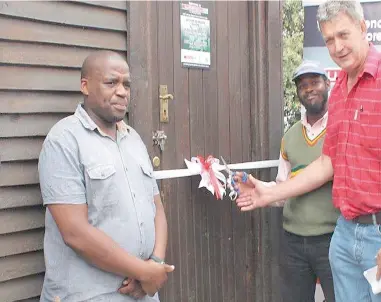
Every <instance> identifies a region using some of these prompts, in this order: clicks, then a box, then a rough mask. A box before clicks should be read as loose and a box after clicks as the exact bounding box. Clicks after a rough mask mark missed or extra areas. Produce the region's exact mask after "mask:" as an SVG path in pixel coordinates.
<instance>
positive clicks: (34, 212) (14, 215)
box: [0, 207, 45, 235]
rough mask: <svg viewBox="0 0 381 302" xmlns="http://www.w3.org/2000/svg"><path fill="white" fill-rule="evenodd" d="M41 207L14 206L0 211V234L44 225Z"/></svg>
mask: <svg viewBox="0 0 381 302" xmlns="http://www.w3.org/2000/svg"><path fill="white" fill-rule="evenodd" d="M44 217H45V209H44V208H42V207H27V208H15V209H7V210H1V211H0V219H1V225H0V235H1V234H9V233H15V232H20V231H25V230H33V229H37V228H41V227H43V226H44V225H45V221H44V219H45V218H44Z"/></svg>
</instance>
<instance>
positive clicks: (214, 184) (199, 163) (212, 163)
mask: <svg viewBox="0 0 381 302" xmlns="http://www.w3.org/2000/svg"><path fill="white" fill-rule="evenodd" d="M184 161H185V164H186V165H187V167H188V169H189V170H191V171H192V172H194V173H198V174H200V175H201V181H200V184H199V186H198V187H199V188H202V187H205V188H206V189H208V190H209V191H210V192H211V193H212V194H213V195H215V196H216V198H217V199H222V198H223V197H224V195H225V189H226V178H225V176H224V174H222V173H221V172H220V171H219V168H220V164H219V163H220V161H219V159H217V158H214V157H213V156H211V155H209V156H208V157H207V158H206V159H204V158H203V157H202V156H196V157H192V158H191V161H189V160H187V159H184Z"/></svg>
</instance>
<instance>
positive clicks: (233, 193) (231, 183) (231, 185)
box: [221, 156, 247, 201]
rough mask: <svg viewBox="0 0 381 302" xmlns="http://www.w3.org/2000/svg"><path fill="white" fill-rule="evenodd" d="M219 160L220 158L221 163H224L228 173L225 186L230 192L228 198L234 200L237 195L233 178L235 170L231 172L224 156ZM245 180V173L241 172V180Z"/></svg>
mask: <svg viewBox="0 0 381 302" xmlns="http://www.w3.org/2000/svg"><path fill="white" fill-rule="evenodd" d="M221 160H222V163H223V164H224V165H225V171H226V172H227V173H228V178H227V181H226V183H227V186H228V188H229V190H230V193H229V197H230V200H232V201H235V200H236V199H237V197H238V195H239V192H238V190H236V189H235V186H236V183H235V181H234V179H233V176H234V173H235V172H232V171H231V170H230V169H229V167H228V165H227V163H226V161H225V160H224V158H223V157H222V156H221ZM246 181H247V173H246V172H243V176H242V182H246Z"/></svg>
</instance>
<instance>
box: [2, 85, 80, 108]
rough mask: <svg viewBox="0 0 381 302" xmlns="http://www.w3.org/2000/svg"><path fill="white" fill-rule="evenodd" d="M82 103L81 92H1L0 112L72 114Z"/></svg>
mask: <svg viewBox="0 0 381 302" xmlns="http://www.w3.org/2000/svg"><path fill="white" fill-rule="evenodd" d="M81 101H82V95H81V94H80V92H79V91H73V92H71V91H70V92H69V91H57V92H53V91H49V92H47V91H20V90H6V91H0V112H1V113H2V114H4V113H68V114H69V113H72V112H74V111H75V108H76V107H77V105H78V104H79V103H80V102H81Z"/></svg>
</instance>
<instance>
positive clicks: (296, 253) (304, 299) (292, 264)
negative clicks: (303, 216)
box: [280, 231, 335, 302]
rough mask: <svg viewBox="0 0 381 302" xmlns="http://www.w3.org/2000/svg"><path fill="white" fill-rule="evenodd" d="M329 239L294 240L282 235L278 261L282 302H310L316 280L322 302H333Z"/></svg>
mask: <svg viewBox="0 0 381 302" xmlns="http://www.w3.org/2000/svg"><path fill="white" fill-rule="evenodd" d="M331 237H332V234H325V235H320V236H298V235H295V234H291V233H289V232H287V231H284V233H283V241H282V254H281V261H280V266H281V267H280V269H281V280H282V282H281V290H282V297H283V301H284V302H314V301H315V288H316V281H317V278H319V280H320V284H321V286H322V288H323V292H324V297H325V301H326V302H334V301H335V295H334V290H333V279H332V273H331V267H330V264H329V260H328V253H329V244H330V242H331Z"/></svg>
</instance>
